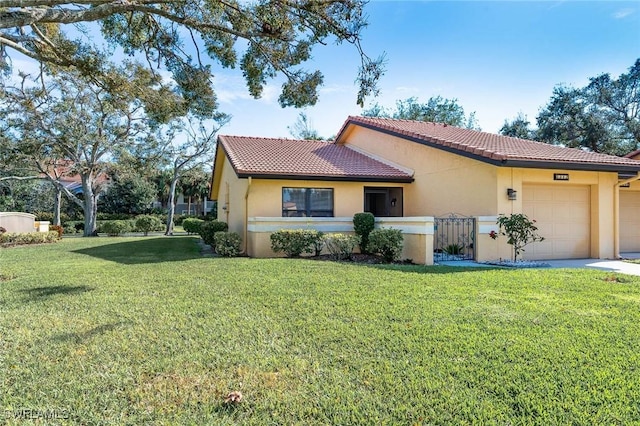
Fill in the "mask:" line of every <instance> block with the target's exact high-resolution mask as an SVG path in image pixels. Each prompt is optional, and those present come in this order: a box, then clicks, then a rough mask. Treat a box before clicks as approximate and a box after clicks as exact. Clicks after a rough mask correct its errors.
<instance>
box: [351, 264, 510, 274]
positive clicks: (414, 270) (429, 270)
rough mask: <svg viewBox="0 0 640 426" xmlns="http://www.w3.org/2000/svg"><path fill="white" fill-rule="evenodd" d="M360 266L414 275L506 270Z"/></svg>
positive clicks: (392, 265)
mask: <svg viewBox="0 0 640 426" xmlns="http://www.w3.org/2000/svg"><path fill="white" fill-rule="evenodd" d="M362 266H367V267H370V268H375V269H384V270H387V271H398V272H412V273H414V274H454V273H460V272H481V271H495V270H508V269H506V268H500V267H497V266H496V267H493V266H444V265H402V264H395V263H391V264H389V263H382V264H373V265H362Z"/></svg>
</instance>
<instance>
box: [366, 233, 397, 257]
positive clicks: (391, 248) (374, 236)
mask: <svg viewBox="0 0 640 426" xmlns="http://www.w3.org/2000/svg"><path fill="white" fill-rule="evenodd" d="M403 240H404V238H403V236H402V231H400V230H399V229H390V228H387V229H374V230H373V231H371V234H369V244H368V246H367V249H368V250H369V252H371V253H376V254H380V255H382V257H383V259H384V261H385V262H393V261H394V260H398V259H399V258H400V254H401V253H402V241H403Z"/></svg>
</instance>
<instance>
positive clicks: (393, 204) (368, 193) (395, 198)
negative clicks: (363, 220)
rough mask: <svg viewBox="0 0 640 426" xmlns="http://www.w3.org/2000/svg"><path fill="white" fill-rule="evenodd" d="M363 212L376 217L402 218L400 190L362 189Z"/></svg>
mask: <svg viewBox="0 0 640 426" xmlns="http://www.w3.org/2000/svg"><path fill="white" fill-rule="evenodd" d="M364 211H365V212H369V213H372V214H373V215H374V216H376V217H401V216H402V188H386V187H367V186H365V188H364Z"/></svg>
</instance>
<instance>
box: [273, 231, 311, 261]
mask: <svg viewBox="0 0 640 426" xmlns="http://www.w3.org/2000/svg"><path fill="white" fill-rule="evenodd" d="M322 235H323V234H322V233H321V232H320V231H316V230H315V229H281V230H279V231H277V232H274V233H273V234H271V237H270V238H271V250H273V251H274V253H284V254H285V255H286V256H287V257H300V255H301V254H302V253H314V252H316V247H318V246H319V244H320V242H319V240H321V239H322Z"/></svg>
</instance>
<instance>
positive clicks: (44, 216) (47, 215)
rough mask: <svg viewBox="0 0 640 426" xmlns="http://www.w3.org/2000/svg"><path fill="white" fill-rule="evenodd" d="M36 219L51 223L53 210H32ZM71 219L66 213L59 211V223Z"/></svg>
mask: <svg viewBox="0 0 640 426" xmlns="http://www.w3.org/2000/svg"><path fill="white" fill-rule="evenodd" d="M33 214H34V215H35V216H36V220H37V221H47V222H50V223H53V212H33ZM69 220H71V218H70V217H69V215H68V214H67V213H64V212H61V213H60V223H64V222H68V221H69Z"/></svg>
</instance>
